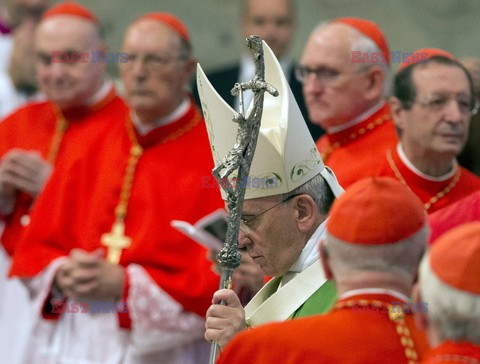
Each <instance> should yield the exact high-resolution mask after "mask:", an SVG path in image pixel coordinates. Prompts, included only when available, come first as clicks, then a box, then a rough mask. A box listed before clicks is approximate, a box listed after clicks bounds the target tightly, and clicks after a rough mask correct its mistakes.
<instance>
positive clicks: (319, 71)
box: [295, 66, 340, 84]
mask: <svg viewBox="0 0 480 364" xmlns="http://www.w3.org/2000/svg"><path fill="white" fill-rule="evenodd" d="M312 75H314V76H315V79H316V80H319V81H321V82H323V83H326V84H329V83H332V82H334V81H336V80H337V78H338V76H339V75H340V71H338V70H336V69H333V68H328V67H319V68H310V67H308V66H297V67H296V68H295V77H296V79H297V80H298V82H300V83H304V82H305V81H306V80H308V79H309V78H310V76H312Z"/></svg>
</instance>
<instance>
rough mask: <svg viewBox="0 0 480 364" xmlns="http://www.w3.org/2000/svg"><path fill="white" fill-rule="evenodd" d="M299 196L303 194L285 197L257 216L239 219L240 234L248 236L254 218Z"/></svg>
mask: <svg viewBox="0 0 480 364" xmlns="http://www.w3.org/2000/svg"><path fill="white" fill-rule="evenodd" d="M300 195H303V193H298V194H295V195H291V196H289V197H287V198H286V199H284V200H282V201H280V202H279V203H277V204H275V205H273V206H270V207H269V208H268V209H266V210H264V211H262V212H260V213H259V214H256V215H254V216H252V217H250V218H248V219H241V220H240V229H241V230H242V232H244V233H245V234H250V233H251V232H252V230H253V228H252V227H251V223H252V221H253V220H255V219H256V218H258V217H260V216H262V215H263V214H265V213H267V212H268V211H270V210H272V209H274V208H275V207H277V206H280V205H281V204H283V203H285V202H287V201H290V200H291V199H292V198H294V197H297V196H300Z"/></svg>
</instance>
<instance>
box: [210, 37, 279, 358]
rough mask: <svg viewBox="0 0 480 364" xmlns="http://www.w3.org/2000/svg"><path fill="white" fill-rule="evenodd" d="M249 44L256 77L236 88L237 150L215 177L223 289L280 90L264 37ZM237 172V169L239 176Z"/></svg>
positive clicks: (229, 280)
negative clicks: (222, 209)
mask: <svg viewBox="0 0 480 364" xmlns="http://www.w3.org/2000/svg"><path fill="white" fill-rule="evenodd" d="M247 46H248V48H250V51H251V52H252V55H253V58H254V63H255V76H254V77H253V79H252V80H250V81H247V82H242V83H236V84H235V86H234V87H233V88H232V91H231V93H232V95H234V96H239V97H240V107H239V109H240V110H239V112H238V113H235V116H234V117H233V121H234V122H236V123H238V131H237V137H236V141H235V145H234V146H233V149H231V150H230V151H229V152H228V153H227V155H226V156H225V157H224V158H223V160H222V161H221V162H220V163H218V164H217V165H216V166H215V168H214V169H213V171H212V174H213V176H214V177H215V178H216V180H217V181H218V183H219V184H220V186H221V187H222V188H223V189H224V190H225V192H226V194H227V205H228V210H229V212H230V216H229V219H228V228H227V236H226V240H225V245H224V246H223V248H222V250H221V251H220V252H219V253H218V256H217V259H218V263H219V265H220V268H221V279H220V288H228V289H230V288H232V275H233V270H234V269H235V268H237V267H238V266H239V265H240V258H241V256H240V253H239V251H238V232H239V228H240V218H241V213H242V208H243V200H244V197H245V189H246V181H247V178H248V173H249V171H250V166H251V164H252V160H253V155H254V153H255V147H256V145H257V139H258V134H259V131H260V122H261V119H262V112H263V98H264V92H265V91H266V92H268V93H270V94H271V95H273V96H278V92H277V90H276V89H275V88H274V87H272V86H271V85H269V84H268V83H266V82H265V80H264V78H265V64H264V59H263V46H262V39H260V38H259V37H257V36H254V35H252V36H250V37H248V38H247ZM245 90H251V91H252V92H253V94H254V96H253V107H252V108H251V111H250V113H249V115H248V116H245V114H244V109H243V92H244V91H245ZM234 172H236V175H235V174H234ZM232 174H234V176H235V178H229V176H231V175H232ZM233 180H236V182H235V183H232V181H233ZM217 351H218V343H217V342H214V343H213V344H212V350H211V353H210V363H211V364H213V363H215V359H216V356H217Z"/></svg>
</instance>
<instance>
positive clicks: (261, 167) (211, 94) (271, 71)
mask: <svg viewBox="0 0 480 364" xmlns="http://www.w3.org/2000/svg"><path fill="white" fill-rule="evenodd" d="M263 52H264V59H265V81H266V82H267V83H269V84H270V85H272V86H273V87H275V89H276V90H277V91H278V93H279V95H278V96H277V97H274V96H272V95H270V94H269V93H268V92H265V94H264V97H265V99H264V104H263V114H262V121H261V126H260V132H259V135H258V141H257V147H256V150H255V154H254V157H253V161H252V165H251V167H250V173H249V178H248V179H247V180H246V181H245V183H246V192H245V199H252V198H258V197H266V196H271V195H278V194H283V193H287V192H290V191H292V190H294V189H295V188H297V187H299V186H301V185H303V184H304V183H306V182H308V181H309V180H311V179H312V178H313V177H315V176H316V175H318V174H321V175H322V176H323V178H324V179H325V180H326V181H327V183H328V185H329V186H330V188H331V189H332V191H333V193H334V195H335V196H339V195H340V194H341V193H342V192H343V188H342V187H341V186H340V185H339V183H338V181H337V179H336V178H335V175H334V174H333V172H332V171H331V170H327V168H325V165H324V164H323V162H322V159H321V157H320V154H319V153H318V150H317V147H316V146H315V142H314V141H313V139H312V137H311V135H310V132H309V131H308V128H307V125H306V124H305V120H304V119H303V116H302V113H301V112H300V109H299V108H298V105H297V102H296V101H295V98H294V96H293V94H292V91H291V90H290V86H289V84H288V82H287V80H286V78H285V76H284V74H283V71H282V68H281V66H280V63H279V62H278V60H277V58H276V57H275V55H274V54H273V52H272V50H271V49H270V47H269V46H268V45H267V43H265V42H263ZM197 87H198V93H199V95H200V100H201V103H202V109H203V116H204V118H205V122H206V125H207V131H208V137H209V139H210V145H211V148H212V154H213V158H214V160H215V164H216V165H218V163H220V162H221V161H222V159H223V158H224V157H225V156H226V155H227V153H228V152H229V151H230V150H231V149H232V148H233V146H234V144H235V141H236V137H237V130H238V124H237V123H235V122H233V121H232V119H233V117H234V115H235V111H234V110H233V109H232V108H231V107H230V106H229V105H228V104H227V103H226V102H225V101H224V100H223V99H222V98H221V96H220V95H219V94H218V93H217V92H216V91H215V89H214V88H213V86H212V85H211V83H210V82H209V81H208V79H207V77H206V76H205V73H204V72H203V70H202V68H201V67H200V65H198V66H197ZM232 87H233V85H232ZM247 92H250V91H247ZM249 111H250V110H249ZM247 115H248V113H247ZM233 177H235V176H228V178H233ZM221 190H222V197H223V199H226V194H225V192H224V191H223V189H221Z"/></svg>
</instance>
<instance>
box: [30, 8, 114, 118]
mask: <svg viewBox="0 0 480 364" xmlns="http://www.w3.org/2000/svg"><path fill="white" fill-rule="evenodd" d="M35 50H36V68H37V78H38V82H39V85H40V88H41V89H42V91H43V92H44V93H45V94H46V95H47V97H48V98H49V99H50V100H51V101H53V102H54V103H56V104H57V105H58V106H59V107H60V108H61V109H66V108H69V107H76V106H81V105H84V104H85V102H86V101H87V100H88V99H89V98H91V97H92V96H93V95H94V94H95V92H96V91H98V90H99V89H100V87H101V86H102V84H103V79H104V78H103V75H104V68H105V65H104V64H103V63H101V62H95V63H93V62H91V58H92V52H102V51H104V44H103V42H102V41H101V40H100V38H99V36H98V33H97V29H96V28H95V25H94V24H92V23H91V22H90V21H87V20H84V19H80V18H76V17H72V16H56V17H53V18H50V19H46V20H44V21H42V22H41V23H40V25H39V28H38V31H37V33H36V42H35ZM55 52H60V53H61V54H62V55H67V56H68V57H70V56H72V55H73V54H75V53H76V54H77V55H79V54H88V58H86V60H85V62H82V61H80V58H75V61H74V62H66V60H67V59H66V58H65V57H62V58H58V57H56V56H55ZM73 59H74V58H73V57H72V58H68V60H73Z"/></svg>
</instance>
